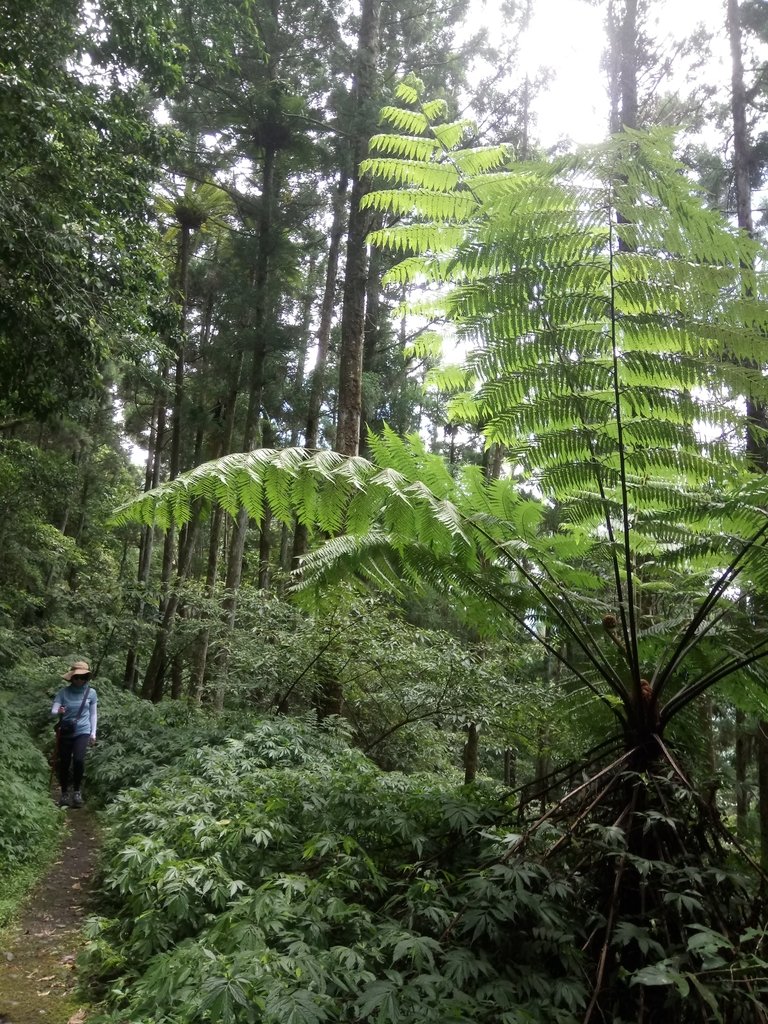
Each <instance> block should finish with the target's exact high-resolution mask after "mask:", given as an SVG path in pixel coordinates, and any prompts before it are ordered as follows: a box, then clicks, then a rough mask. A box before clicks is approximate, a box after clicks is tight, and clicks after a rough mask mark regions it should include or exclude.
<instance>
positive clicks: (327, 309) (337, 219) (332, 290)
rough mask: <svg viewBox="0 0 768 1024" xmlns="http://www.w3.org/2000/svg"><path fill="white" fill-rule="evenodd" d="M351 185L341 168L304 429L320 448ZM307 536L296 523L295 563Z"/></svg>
mask: <svg viewBox="0 0 768 1024" xmlns="http://www.w3.org/2000/svg"><path fill="white" fill-rule="evenodd" d="M348 185H349V175H348V173H347V171H346V169H342V171H341V173H340V175H339V184H338V187H337V189H336V194H335V195H334V199H333V222H332V224H331V235H330V239H329V242H328V255H327V258H326V264H325V288H324V289H323V300H322V303H321V305H320V323H319V325H318V328H317V359H316V361H315V366H314V369H313V370H312V381H311V384H310V388H309V400H308V404H307V423H306V427H305V430H304V444H305V446H306V447H307V448H317V439H318V434H319V432H320V408H321V406H322V401H323V383H324V381H325V370H326V366H327V363H328V352H329V350H330V346H331V325H332V324H333V311H334V309H335V307H336V286H337V277H338V272H339V252H340V250H341V236H342V235H343V233H344V222H345V220H346V216H345V214H346V198H347V187H348ZM307 537H308V531H307V528H306V526H304V525H303V524H302V523H297V524H296V530H295V533H294V536H293V556H292V562H293V565H294V566H295V565H296V564H297V563H298V560H299V558H301V556H302V555H303V554H304V553H305V551H306V550H307Z"/></svg>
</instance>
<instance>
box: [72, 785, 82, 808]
mask: <svg viewBox="0 0 768 1024" xmlns="http://www.w3.org/2000/svg"><path fill="white" fill-rule="evenodd" d="M72 806H73V807H82V806H83V794H82V793H81V792H80V790H79V789H76V790H75V792H74V793H73V794H72Z"/></svg>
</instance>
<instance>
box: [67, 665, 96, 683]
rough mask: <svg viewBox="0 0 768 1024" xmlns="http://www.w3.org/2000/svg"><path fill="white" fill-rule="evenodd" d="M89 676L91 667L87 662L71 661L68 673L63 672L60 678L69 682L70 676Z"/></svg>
mask: <svg viewBox="0 0 768 1024" xmlns="http://www.w3.org/2000/svg"><path fill="white" fill-rule="evenodd" d="M90 674H91V666H90V665H89V664H88V662H87V661H73V662H72V664H71V665H70V666H69V672H65V673H64V675H63V676H62V677H61V678H62V679H66V680H67V682H69V680H70V679H71V678H72V676H89V675H90Z"/></svg>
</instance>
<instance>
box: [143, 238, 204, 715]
mask: <svg viewBox="0 0 768 1024" xmlns="http://www.w3.org/2000/svg"><path fill="white" fill-rule="evenodd" d="M179 230H180V234H179V246H178V251H177V257H176V288H177V296H178V299H179V303H180V307H181V312H180V317H179V340H178V344H177V348H176V367H175V375H174V384H173V407H172V410H171V452H170V461H169V467H168V479H169V480H175V479H176V477H177V476H178V475H179V471H180V468H181V419H182V404H183V401H184V370H185V359H186V338H187V315H188V311H189V260H190V253H191V242H192V228H191V227H190V225H189V224H187V223H185V222H184V221H182V222H181V223H180V225H179ZM175 555H176V529H175V527H174V525H173V524H171V525H170V526H169V527H168V529H167V530H166V533H165V538H164V541H163V562H162V574H161V587H162V596H161V598H160V620H161V621H160V625H159V626H158V628H157V630H156V631H155V642H154V647H153V650H152V654H151V655H150V658H149V664H148V665H147V671H146V673H145V675H144V679H143V681H142V684H141V696H142V697H144V698H149V697H151V699H152V700H153V701H154V702H155V703H157V702H159V701H160V700H162V696H163V680H164V676H165V671H166V667H167V648H168V638H169V633H170V631H171V629H172V627H173V616H170V617H168V616H167V615H166V610H167V608H168V607H169V605H170V604H173V608H174V613H175V610H176V607H177V606H178V599H176V600H175V601H171V599H170V597H169V593H170V586H171V579H172V575H173V563H174V558H175ZM150 670H151V671H150Z"/></svg>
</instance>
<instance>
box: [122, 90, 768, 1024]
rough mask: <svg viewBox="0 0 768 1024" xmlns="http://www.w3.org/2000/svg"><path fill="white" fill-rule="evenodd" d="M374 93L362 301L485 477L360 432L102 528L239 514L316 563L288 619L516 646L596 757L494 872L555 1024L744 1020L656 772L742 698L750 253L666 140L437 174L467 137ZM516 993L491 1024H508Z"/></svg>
mask: <svg viewBox="0 0 768 1024" xmlns="http://www.w3.org/2000/svg"><path fill="white" fill-rule="evenodd" d="M398 95H399V99H400V101H401V105H400V106H397V107H395V106H393V107H389V108H386V109H385V110H384V111H383V116H384V118H385V119H386V120H387V121H388V122H389V124H390V125H393V126H394V128H395V129H396V130H395V131H393V132H392V133H390V134H386V135H381V136H378V137H376V138H375V139H374V140H373V142H372V147H373V149H374V151H375V152H374V155H373V156H372V157H371V158H370V159H369V160H368V161H367V163H366V169H367V171H368V173H369V174H370V176H371V178H372V179H373V187H372V189H371V191H370V192H369V193H368V195H367V196H366V199H365V202H366V203H367V204H368V205H369V206H371V207H373V208H375V209H376V210H378V211H379V212H380V214H382V215H383V216H385V217H389V218H390V219H391V223H390V224H389V225H388V226H384V227H383V228H382V229H381V230H379V231H376V232H374V234H373V235H372V236H371V241H372V243H373V244H375V245H379V246H383V247H386V248H389V249H392V250H394V251H396V252H400V253H402V254H403V256H404V259H403V260H402V261H401V262H400V263H399V264H398V265H397V266H396V267H395V268H394V269H393V270H392V271H390V275H389V276H390V279H391V280H393V281H396V282H398V283H400V284H402V285H407V286H410V287H411V288H412V289H414V290H415V298H414V301H413V303H412V305H411V311H412V313H413V314H414V315H417V314H419V313H425V314H428V315H429V316H430V317H431V318H433V319H434V318H442V320H443V321H445V322H446V324H448V325H450V329H451V331H452V332H453V334H454V336H455V337H456V338H458V340H459V341H460V343H461V345H462V346H463V347H464V348H465V349H466V352H467V355H466V358H465V360H464V362H463V363H462V364H461V365H460V366H457V367H449V368H446V369H444V370H442V371H440V372H439V373H436V374H435V375H433V379H432V382H433V384H435V385H437V386H439V387H441V388H442V389H444V390H447V391H449V392H450V393H451V396H452V398H451V406H450V408H451V412H452V416H453V417H454V420H455V421H456V422H457V423H460V424H461V423H464V424H469V425H472V426H474V427H475V428H481V429H482V430H483V431H484V433H485V436H486V439H487V442H488V444H489V445H490V444H493V445H496V446H500V447H501V448H502V449H503V451H504V453H505V455H506V470H505V471H504V472H502V473H501V474H500V475H498V476H495V475H494V474H488V473H486V472H484V471H483V470H482V469H481V468H480V467H474V466H469V467H463V468H461V469H459V470H458V472H453V471H452V467H449V466H447V465H446V464H445V463H444V462H443V461H442V460H441V459H439V458H437V457H435V456H433V455H431V454H430V453H429V452H427V451H426V449H425V447H424V444H423V443H422V442H421V440H420V439H419V438H415V437H412V438H400V437H397V436H396V435H394V434H393V433H392V432H391V431H389V430H386V429H385V430H384V431H383V432H382V433H381V434H380V435H378V436H371V437H370V438H369V448H370V451H371V459H370V460H365V459H362V458H358V457H342V456H340V455H337V454H335V453H332V452H327V451H321V452H308V451H302V450H298V449H287V450H283V451H263V450H262V451H255V452H251V453H245V454H234V455H229V456H226V457H225V458H223V459H220V460H218V461H217V462H215V463H211V464H208V465H206V466H201V467H198V468H197V469H195V470H193V471H192V472H190V473H188V474H185V475H183V476H182V477H179V478H178V479H177V480H175V481H173V482H172V483H170V484H167V485H164V486H163V487H161V488H159V489H158V490H156V491H154V492H150V493H149V494H147V495H145V496H143V497H142V498H140V499H137V500H136V501H135V502H133V503H132V504H131V505H130V506H128V507H126V508H124V509H123V510H121V511H120V512H119V513H118V521H125V520H129V519H138V520H140V521H143V522H147V523H149V522H155V523H159V524H160V525H167V524H169V523H170V522H171V521H175V522H184V521H186V520H188V519H189V517H190V516H191V515H192V510H193V509H195V514H199V508H200V506H201V505H206V504H210V503H214V502H218V503H220V504H221V505H223V507H224V508H225V509H226V510H227V511H229V512H230V513H232V514H235V513H236V512H237V511H238V510H239V509H240V508H245V510H246V511H247V512H248V514H249V515H250V516H252V517H253V518H254V519H256V520H259V519H260V518H261V516H262V514H263V510H264V507H265V505H266V504H268V505H269V507H270V508H271V510H272V513H273V514H274V515H275V516H276V517H277V518H279V519H281V520H283V521H284V522H291V521H292V519H293V517H294V516H296V517H298V520H299V522H300V523H302V524H303V525H304V526H306V527H315V528H316V529H317V530H318V531H319V533H320V537H322V535H325V536H326V538H329V539H325V540H324V541H323V542H321V543H319V544H318V546H317V547H316V548H315V549H314V550H313V551H312V552H311V553H310V554H309V555H308V556H306V558H305V559H304V562H303V565H302V569H301V574H300V577H299V579H298V582H297V589H298V591H299V592H300V593H303V595H304V596H305V598H306V599H307V600H313V599H314V601H315V603H316V607H319V608H322V604H323V601H324V600H326V595H327V593H328V588H329V587H330V586H332V585H333V584H334V583H336V582H338V581H340V580H348V579H354V580H356V581H358V583H359V584H360V585H363V586H370V585H371V583H374V584H375V585H377V586H380V587H384V588H387V589H389V590H391V591H394V592H398V589H399V588H400V586H401V580H405V581H407V585H408V587H410V588H418V587H419V586H423V587H424V588H425V589H426V588H429V589H431V590H439V591H441V592H443V593H444V594H446V595H447V596H448V597H449V598H450V599H451V600H452V601H453V602H454V604H455V607H456V608H457V609H459V610H460V611H461V614H462V615H464V617H465V618H466V619H467V621H469V622H471V623H473V624H474V626H475V627H476V628H477V629H480V630H483V631H485V632H487V633H489V634H494V633H495V634H501V635H506V636H515V637H517V638H520V637H521V636H527V637H528V638H529V639H530V641H531V642H533V643H535V644H537V645H539V646H540V647H541V648H542V649H543V651H544V652H545V653H546V655H547V657H548V658H549V659H550V661H551V664H552V665H553V666H556V672H553V677H554V678H556V681H557V685H559V686H560V687H561V689H562V690H563V692H569V690H571V689H572V688H573V687H575V686H578V687H581V688H582V689H583V691H584V692H585V693H589V694H590V695H591V697H592V701H593V706H594V709H595V722H596V723H600V725H601V728H602V732H603V735H604V736H605V739H604V740H603V742H601V743H600V744H599V746H597V747H596V748H595V749H593V750H592V751H591V752H590V753H589V754H586V755H585V756H584V757H583V758H582V759H580V761H579V763H578V765H577V766H570V767H568V768H567V769H565V770H564V771H563V772H554V773H553V774H552V776H551V777H550V779H549V781H548V782H547V783H546V784H545V785H544V786H543V788H542V789H541V791H540V792H539V798H540V813H539V814H538V816H534V817H533V818H531V819H530V820H527V822H526V827H525V828H524V830H523V831H522V832H521V834H520V836H518V837H517V838H514V839H512V840H510V842H509V849H508V853H507V855H506V856H505V859H504V860H503V864H504V867H505V869H507V868H508V869H509V870H512V871H519V870H523V869H522V867H521V865H524V864H526V865H527V864H528V863H529V862H533V863H535V864H536V865H538V867H537V868H536V870H546V871H550V870H552V871H554V873H555V875H556V876H557V878H558V879H564V878H569V879H571V883H572V884H573V885H574V886H575V891H576V892H577V893H578V894H579V896H584V897H585V898H586V899H585V902H584V904H583V905H584V906H585V907H590V908H591V914H590V916H589V921H590V924H589V926H588V927H587V928H586V930H584V931H580V932H579V934H578V935H576V934H573V935H571V937H570V938H569V948H571V949H573V950H578V951H579V956H578V958H577V959H578V964H577V963H575V962H574V963H571V964H570V965H569V967H568V972H567V974H568V977H570V979H571V981H574V980H575V979H576V978H578V981H579V984H580V985H582V986H583V993H582V996H583V998H582V997H581V996H580V997H579V998H580V999H581V1002H580V1003H579V1010H578V1013H579V1015H580V1016H579V1019H581V1020H582V1021H583V1022H584V1024H588V1022H589V1021H590V1020H612V1021H631V1020H632V1021H638V1022H642V1021H654V1022H655V1021H662V1020H668V1019H669V1016H670V1015H671V1014H674V1015H676V1016H677V1017H678V1018H679V1019H681V1020H686V1021H687V1020H691V1021H694V1020H713V1021H714V1020H727V1021H734V1022H735V1021H741V1020H744V1021H755V1020H765V1019H767V1017H766V1011H765V1010H764V1009H763V1002H764V998H763V994H764V991H765V984H766V982H765V977H766V975H765V971H764V967H763V965H762V962H761V961H760V959H759V943H760V941H761V938H762V933H761V932H760V927H759V920H760V917H759V915H760V912H761V902H760V898H759V896H757V894H756V893H757V879H758V877H759V876H760V875H761V871H760V868H759V866H758V865H757V864H756V863H754V862H753V861H752V860H751V859H750V857H749V854H748V852H747V851H745V850H743V849H741V848H740V846H739V844H738V842H737V840H736V838H735V837H734V836H733V835H731V834H730V833H729V832H728V830H727V829H726V827H725V825H724V824H723V822H722V821H721V820H720V818H719V815H718V811H717V808H716V807H715V806H714V805H713V804H711V803H708V802H707V801H706V800H704V799H703V798H702V796H701V795H700V794H699V793H698V792H697V790H696V787H695V786H694V785H693V784H692V783H691V781H690V779H689V776H688V774H687V771H686V767H685V765H684V764H683V763H682V760H681V756H680V753H679V751H678V750H677V749H676V747H675V730H676V726H677V724H678V723H679V722H681V721H682V716H683V712H684V711H685V709H686V708H688V707H689V706H690V705H692V703H693V702H695V701H696V700H697V699H698V698H700V697H701V696H702V695H703V694H705V693H706V692H707V691H709V690H710V689H711V688H712V687H714V686H716V685H717V684H718V683H719V682H721V681H723V680H726V679H728V680H730V682H731V692H732V693H733V692H736V693H738V689H739V688H741V689H742V690H746V689H757V690H761V689H763V688H764V685H765V673H764V659H765V657H766V655H768V634H766V633H765V631H764V630H759V629H757V628H756V625H755V623H756V609H757V608H758V607H759V602H760V599H761V597H762V595H763V594H764V593H765V585H766V578H767V573H768V551H767V550H766V544H767V543H768V518H766V512H765V509H766V507H768V488H766V483H765V478H764V476H763V475H762V474H761V473H758V472H755V470H756V468H757V467H756V465H755V464H754V463H753V462H752V461H751V460H750V456H749V451H750V450H754V443H752V444H751V445H748V444H747V443H746V439H747V437H748V435H751V438H752V442H755V440H757V441H760V440H761V438H760V435H759V427H758V426H757V425H755V424H754V423H752V422H750V421H748V419H747V418H746V415H745V408H755V407H762V406H764V405H765V402H766V400H768V395H766V378H765V376H764V373H763V371H762V366H761V352H762V349H763V346H764V337H765V332H766V328H767V327H768V324H767V323H766V306H765V303H764V302H763V300H762V294H763V281H762V277H761V275H760V274H759V273H757V272H756V270H755V267H756V266H760V259H761V254H760V252H759V250H758V248H757V246H756V245H755V243H754V242H752V241H751V240H750V239H748V238H747V237H745V236H743V235H741V234H739V233H737V232H735V231H733V230H731V229H730V228H729V227H728V226H727V225H726V224H725V223H724V222H723V221H722V220H721V219H720V218H719V216H718V215H717V214H716V213H714V212H712V211H709V210H707V209H705V208H704V206H703V203H702V201H701V198H700V196H699V194H698V192H697V190H696V188H695V186H694V185H693V184H692V183H691V182H690V180H689V178H688V176H687V174H686V173H685V170H684V168H683V167H682V166H681V165H680V164H679V163H678V162H677V161H676V160H675V158H674V156H673V137H672V135H671V134H670V133H668V132H663V131H655V132H653V133H651V134H645V133H640V132H635V131H625V132H622V133H621V134H620V135H618V136H616V137H615V138H614V139H612V140H611V141H610V142H609V143H607V144H606V145H604V146H601V147H596V148H592V149H589V150H585V151H583V152H581V153H579V154H577V155H576V156H569V157H566V158H562V159H558V160H555V161H551V162H547V163H542V164H528V163H526V164H520V165H514V164H511V163H510V159H509V154H508V153H507V152H506V150H505V149H504V148H503V147H494V148H492V149H477V148H462V138H463V137H464V135H465V132H466V129H467V125H466V124H465V123H463V122H455V123H444V122H443V121H442V120H441V118H442V117H443V115H444V107H443V105H442V104H441V103H440V102H437V101H435V102H427V103H423V102H422V101H421V98H420V92H419V86H418V83H415V82H412V83H410V84H404V85H402V86H401V87H400V89H399V93H398ZM428 344H429V345H430V346H431V345H432V344H433V342H432V340H430V341H429V343H428ZM598 709H599V710H598ZM523 817H524V818H525V814H524V815H523ZM551 829H555V834H554V835H553V834H552V833H551V831H550V830H551ZM598 837H599V842H601V843H603V844H604V845H603V846H602V847H601V851H602V852H601V854H600V856H599V857H596V856H595V854H594V849H595V848H594V845H593V844H594V843H595V842H597V841H598ZM611 844H615V845H611ZM588 851H592V852H588ZM733 858H737V859H740V863H741V864H742V866H743V867H744V870H745V871H747V873H749V872H753V875H752V883H751V884H753V885H754V886H755V890H754V892H752V893H751V895H750V894H748V893H747V890H745V889H744V888H743V884H742V881H741V880H737V879H734V877H733V876H732V866H733V863H732V862H733ZM477 863H478V864H480V863H482V858H479V859H478V861H477ZM478 870H480V869H479V868H478ZM526 870H527V869H526ZM531 870H533V869H531ZM574 880H575V881H574ZM515 884H516V883H515ZM529 926H530V930H529V931H527V932H526V934H527V935H528V936H529V938H531V937H535V936H538V935H540V934H541V933H540V928H541V927H542V926H541V923H540V922H539V923H537V924H535V925H533V924H530V922H529V923H528V924H526V925H525V926H524V927H526V928H528V927H529ZM568 927H569V928H570V924H569V926H568ZM633 929H638V930H639V931H636V932H633V931H632V930H633ZM566 930H567V929H566ZM502 932H503V930H502ZM553 955H554V954H553ZM539 962H540V963H541V964H542V965H543V969H544V970H546V969H547V960H546V958H542V959H540V961H539ZM555 973H556V972H555ZM550 977H554V975H550ZM517 984H518V986H519V987H518V988H517V989H516V992H517V998H518V1003H517V1004H515V1001H514V997H513V995H512V994H510V1004H509V1005H510V1011H509V1012H510V1014H513V1012H519V1016H518V1017H514V1016H510V1017H509V1018H508V1019H509V1020H525V1019H526V1016H525V1014H526V1013H527V1012H528V1010H526V1009H525V1005H526V1004H525V994H524V988H523V987H522V983H517ZM513 987H514V986H513ZM515 1005H517V1006H518V1011H513V1010H512V1009H511V1008H512V1007H513V1006H515ZM503 1012H506V1009H504V1010H503ZM539 1012H540V1011H539V1010H538V1009H537V1010H536V1011H535V1013H539ZM541 1012H544V1011H541ZM568 1012H571V1011H570V1010H569V1011H568ZM574 1012H575V1011H574ZM459 1019H461V1018H460V1016H459ZM494 1019H500V1018H499V1017H498V1016H497V1017H496V1018H494ZM530 1019H534V1020H539V1019H547V1020H549V1019H555V1018H550V1017H547V1016H538V1017H537V1016H535V1014H534V1016H533V1017H531V1018H530ZM564 1019H565V1018H564Z"/></svg>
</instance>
